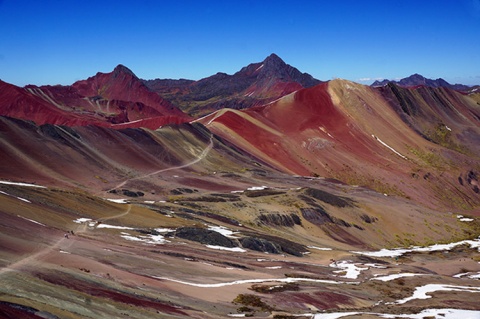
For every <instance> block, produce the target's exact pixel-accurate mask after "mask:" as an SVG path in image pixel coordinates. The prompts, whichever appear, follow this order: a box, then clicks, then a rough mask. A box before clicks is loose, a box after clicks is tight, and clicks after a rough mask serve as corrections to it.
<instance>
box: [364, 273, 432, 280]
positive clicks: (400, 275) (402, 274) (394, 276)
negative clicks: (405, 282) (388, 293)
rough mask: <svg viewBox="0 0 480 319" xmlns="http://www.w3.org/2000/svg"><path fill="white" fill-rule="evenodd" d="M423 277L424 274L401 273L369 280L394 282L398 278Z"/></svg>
mask: <svg viewBox="0 0 480 319" xmlns="http://www.w3.org/2000/svg"><path fill="white" fill-rule="evenodd" d="M424 275H425V274H414V273H401V274H392V275H386V276H379V277H375V278H371V279H370V280H380V281H391V280H395V279H398V278H404V277H413V276H424Z"/></svg>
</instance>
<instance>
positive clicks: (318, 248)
mask: <svg viewBox="0 0 480 319" xmlns="http://www.w3.org/2000/svg"><path fill="white" fill-rule="evenodd" d="M307 248H311V249H317V250H325V251H326V250H332V248H326V247H317V246H307Z"/></svg>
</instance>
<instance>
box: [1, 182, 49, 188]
mask: <svg viewBox="0 0 480 319" xmlns="http://www.w3.org/2000/svg"><path fill="white" fill-rule="evenodd" d="M0 184H5V185H17V186H25V187H37V188H46V187H45V186H40V185H35V184H28V183H18V182H7V181H0Z"/></svg>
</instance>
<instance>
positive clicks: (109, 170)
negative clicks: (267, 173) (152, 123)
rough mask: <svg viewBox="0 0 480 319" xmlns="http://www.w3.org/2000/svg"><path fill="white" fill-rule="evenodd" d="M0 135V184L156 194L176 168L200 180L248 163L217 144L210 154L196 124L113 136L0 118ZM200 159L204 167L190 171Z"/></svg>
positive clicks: (210, 139)
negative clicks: (204, 174)
mask: <svg viewBox="0 0 480 319" xmlns="http://www.w3.org/2000/svg"><path fill="white" fill-rule="evenodd" d="M0 132H1V134H2V139H1V140H0V153H1V154H2V161H1V163H0V172H1V178H2V179H4V180H14V181H18V180H24V181H32V182H33V181H35V182H37V183H42V184H45V183H46V184H47V185H62V186H69V187H81V188H85V187H86V188H88V189H89V190H90V191H95V190H97V191H99V190H110V189H112V188H115V187H116V186H118V185H120V184H121V185H122V187H123V186H129V185H128V184H129V183H130V184H134V183H139V182H140V181H142V180H148V181H143V182H142V183H144V185H142V187H139V188H138V187H137V189H139V190H141V191H142V192H145V191H154V190H157V191H158V190H160V189H161V187H160V186H158V185H159V184H160V183H162V182H161V181H158V180H157V179H156V177H158V175H160V174H161V175H162V176H163V175H165V174H168V173H169V172H170V171H169V170H171V168H174V167H175V168H184V169H189V170H191V171H195V170H198V173H197V174H200V173H201V172H203V171H211V172H213V171H216V170H219V169H220V168H222V167H223V168H228V169H229V170H230V171H238V170H241V169H243V168H244V167H245V165H247V166H248V165H250V164H248V163H249V161H251V160H249V159H246V158H244V157H242V155H241V154H238V153H235V151H233V150H231V149H230V148H229V147H228V146H226V145H224V144H222V143H221V142H219V141H215V144H216V145H217V147H216V149H217V150H212V146H213V143H214V137H213V136H212V135H211V133H210V132H209V131H208V130H206V129H205V128H204V127H203V126H202V125H199V124H194V125H190V124H183V125H179V126H165V127H162V128H161V129H159V130H156V131H152V130H148V129H138V128H137V129H124V130H114V129H108V128H104V127H95V126H85V127H73V128H71V127H63V126H57V125H42V126H36V125H34V124H33V123H31V122H25V121H22V120H15V119H10V118H5V117H0ZM207 155H208V156H207ZM237 157H238V158H240V159H238V160H237V159H236V158H237ZM200 159H201V160H202V166H201V167H200V166H198V165H197V166H194V164H196V163H197V162H198V161H199V160H200ZM252 165H253V164H252ZM162 171H165V172H164V173H162ZM175 183H176V182H173V181H172V182H170V184H171V185H170V187H173V188H174V187H175V186H174V185H175ZM179 183H180V182H179ZM212 184H215V183H212ZM220 184H221V183H220Z"/></svg>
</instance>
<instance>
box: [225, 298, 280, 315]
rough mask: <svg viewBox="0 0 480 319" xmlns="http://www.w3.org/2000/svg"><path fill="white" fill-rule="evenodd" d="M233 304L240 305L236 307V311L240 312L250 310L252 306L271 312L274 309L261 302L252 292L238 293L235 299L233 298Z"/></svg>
mask: <svg viewBox="0 0 480 319" xmlns="http://www.w3.org/2000/svg"><path fill="white" fill-rule="evenodd" d="M233 303H234V304H239V305H242V306H241V307H239V308H238V311H241V312H251V311H252V309H251V308H250V307H252V308H258V309H259V310H261V311H268V312H271V311H272V310H274V308H273V307H271V306H269V305H267V304H266V303H265V302H263V301H262V300H261V299H260V297H258V296H256V295H252V294H239V295H238V296H237V297H235V299H233Z"/></svg>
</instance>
